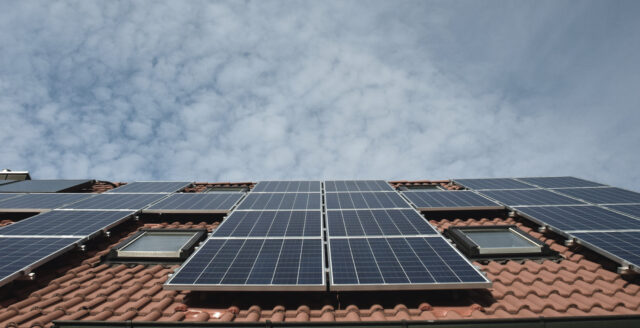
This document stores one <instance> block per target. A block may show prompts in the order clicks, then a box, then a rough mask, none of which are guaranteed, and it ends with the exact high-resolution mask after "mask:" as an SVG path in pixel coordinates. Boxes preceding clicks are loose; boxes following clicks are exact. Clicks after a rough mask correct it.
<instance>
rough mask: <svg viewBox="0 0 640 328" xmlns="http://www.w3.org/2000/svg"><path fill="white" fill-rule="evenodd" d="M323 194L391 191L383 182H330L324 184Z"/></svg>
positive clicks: (389, 186)
mask: <svg viewBox="0 0 640 328" xmlns="http://www.w3.org/2000/svg"><path fill="white" fill-rule="evenodd" d="M324 189H325V192H327V193H330V192H340V191H393V188H391V185H389V184H388V183H387V182H386V181H384V180H330V181H325V182H324Z"/></svg>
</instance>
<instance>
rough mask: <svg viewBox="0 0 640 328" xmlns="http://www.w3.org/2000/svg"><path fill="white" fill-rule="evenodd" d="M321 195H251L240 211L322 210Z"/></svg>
mask: <svg viewBox="0 0 640 328" xmlns="http://www.w3.org/2000/svg"><path fill="white" fill-rule="evenodd" d="M321 197H322V196H321V194H320V193H256V194H254V193H249V195H247V198H245V199H244V200H243V201H242V202H241V203H240V205H238V210H317V209H321V208H322V198H321Z"/></svg>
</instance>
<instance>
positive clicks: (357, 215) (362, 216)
mask: <svg viewBox="0 0 640 328" xmlns="http://www.w3.org/2000/svg"><path fill="white" fill-rule="evenodd" d="M327 224H328V234H329V236H330V237H340V236H347V237H352V236H394V235H395V236H403V235H436V234H437V232H436V230H435V229H434V228H433V227H432V226H431V225H430V224H429V223H428V222H427V221H426V220H425V219H424V218H423V217H422V216H421V215H420V214H418V213H417V212H416V211H414V210H345V211H328V212H327Z"/></svg>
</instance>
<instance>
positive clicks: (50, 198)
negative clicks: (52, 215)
mask: <svg viewBox="0 0 640 328" xmlns="http://www.w3.org/2000/svg"><path fill="white" fill-rule="evenodd" d="M92 196H95V195H94V194H80V193H77V194H63V193H50V194H26V195H23V196H20V197H14V198H10V199H6V200H3V201H0V210H2V209H5V210H7V209H14V210H46V209H54V208H58V207H62V206H64V205H67V204H71V203H75V202H77V201H80V200H83V199H87V198H90V197H92Z"/></svg>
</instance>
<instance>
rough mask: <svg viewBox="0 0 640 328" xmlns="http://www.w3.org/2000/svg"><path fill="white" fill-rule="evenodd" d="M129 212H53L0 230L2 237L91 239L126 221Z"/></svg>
mask: <svg viewBox="0 0 640 328" xmlns="http://www.w3.org/2000/svg"><path fill="white" fill-rule="evenodd" d="M133 214H134V212H129V211H51V212H46V213H42V214H39V215H36V216H32V217H30V218H27V219H24V220H22V221H19V222H16V223H13V224H10V225H8V226H4V227H2V228H0V236H77V237H89V236H91V235H93V234H94V233H96V232H99V231H101V230H106V229H109V228H111V227H113V226H115V225H117V224H118V223H120V222H122V221H124V220H126V219H127V218H129V217H130V216H131V215H133Z"/></svg>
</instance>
